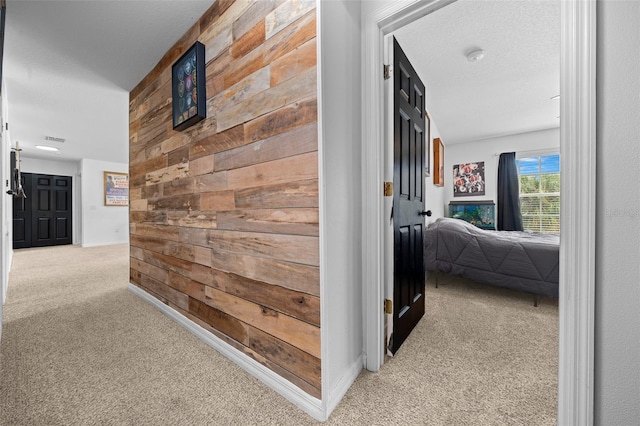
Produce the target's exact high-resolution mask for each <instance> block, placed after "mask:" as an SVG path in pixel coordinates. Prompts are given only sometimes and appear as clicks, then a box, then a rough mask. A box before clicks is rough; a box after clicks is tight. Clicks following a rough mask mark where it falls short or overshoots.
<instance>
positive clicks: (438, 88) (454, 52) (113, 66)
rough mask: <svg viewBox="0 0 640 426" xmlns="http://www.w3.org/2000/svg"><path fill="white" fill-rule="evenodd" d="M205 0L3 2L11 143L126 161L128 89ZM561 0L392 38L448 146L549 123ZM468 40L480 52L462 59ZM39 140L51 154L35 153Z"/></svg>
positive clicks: (430, 24)
mask: <svg viewBox="0 0 640 426" xmlns="http://www.w3.org/2000/svg"><path fill="white" fill-rule="evenodd" d="M211 4H213V1H212V0H206V1H191V0H173V1H168V0H165V1H157V0H155V1H154V0H142V1H134V0H109V1H107V0H73V1H60V0H46V1H37V0H7V17H6V32H5V52H4V70H3V73H4V77H5V84H6V86H5V88H4V89H3V96H6V97H7V99H8V102H9V108H8V109H9V111H8V112H9V116H8V122H9V129H10V130H9V131H10V136H11V141H12V143H13V144H15V141H20V145H21V148H23V150H24V151H23V155H24V156H26V157H39V158H48V159H52V160H59V161H62V160H67V161H72V160H73V161H75V160H78V159H80V158H91V159H98V160H103V161H113V162H120V163H126V162H127V161H128V140H129V134H128V129H129V126H128V122H129V119H128V104H129V95H128V92H129V91H130V90H131V89H132V88H133V87H135V85H136V84H137V83H138V82H139V81H140V80H141V79H142V78H143V77H144V76H145V75H146V74H147V73H148V72H149V71H150V70H151V69H152V68H153V67H154V66H155V65H156V63H157V62H158V61H159V60H160V59H161V58H162V56H163V55H164V53H165V52H166V51H167V50H168V48H169V47H170V46H171V45H173V43H174V42H175V41H177V40H178V39H179V38H180V37H181V36H182V34H184V33H185V32H186V31H187V30H188V29H189V27H190V26H191V25H193V23H194V22H195V21H196V20H197V19H198V18H199V17H200V16H201V15H202V14H203V13H204V12H205V11H206V10H207V9H208V8H209V7H210V6H211ZM559 29H560V20H559V1H558V0H555V1H519V0H516V1H503V0H501V1H496V0H473V1H468V0H459V1H458V2H456V3H454V4H452V5H449V6H447V7H445V8H443V9H441V10H439V11H437V12H435V13H433V14H431V15H428V16H426V17H424V18H422V19H421V20H419V21H416V22H414V23H413V24H411V25H409V26H407V27H405V28H402V29H400V30H398V31H397V32H396V33H395V35H396V37H397V38H398V40H399V42H400V44H401V45H402V46H403V48H404V50H405V52H406V53H407V55H408V57H409V59H410V60H411V61H412V62H413V64H414V66H415V68H416V69H417V70H418V72H419V74H420V75H421V77H422V79H423V80H424V81H425V82H426V85H427V103H428V110H429V112H430V114H431V115H432V117H433V119H434V121H435V122H436V124H437V127H438V129H439V131H440V133H441V136H442V138H443V140H444V142H445V143H446V144H450V143H457V142H464V141H468V140H474V139H481V138H486V137H491V136H497V135H505V134H511V133H522V132H526V131H533V130H539V129H546V128H551V127H557V126H558V123H559V120H558V119H557V116H558V114H559V103H558V101H551V100H550V98H551V97H552V96H554V95H557V94H558V93H559V55H560V52H559V45H560V40H559ZM474 47H481V48H483V49H484V50H485V51H486V56H485V58H484V60H482V61H480V62H477V63H470V62H467V60H466V58H465V53H466V52H467V51H468V50H469V49H471V48H474ZM45 136H53V137H59V138H64V139H66V142H64V143H63V144H60V143H55V142H54V143H48V144H49V145H55V146H57V147H59V148H60V149H61V152H60V153H54V154H51V153H46V152H44V151H40V150H36V149H35V145H38V144H47V143H46V142H45V141H44V138H45Z"/></svg>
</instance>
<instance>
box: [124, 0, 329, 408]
mask: <svg viewBox="0 0 640 426" xmlns="http://www.w3.org/2000/svg"><path fill="white" fill-rule="evenodd" d="M196 40H198V41H200V42H202V43H203V44H204V45H205V46H206V61H207V65H206V73H207V80H206V81H207V87H206V91H207V118H206V119H205V120H203V121H201V122H199V123H197V124H196V125H194V126H192V127H190V128H188V129H186V130H184V131H182V132H175V131H173V128H172V120H171V65H172V64H173V62H174V61H175V60H176V59H178V58H179V57H180V56H181V55H182V53H184V51H185V50H186V49H187V48H188V47H190V46H191V45H192V44H193V43H194V42H195V41H196ZM129 116H130V157H129V158H130V169H129V172H130V198H131V200H130V222H131V226H130V227H131V229H130V233H131V282H132V283H134V284H135V285H137V286H139V287H141V288H142V289H144V290H145V291H147V292H149V293H150V294H152V295H154V296H155V297H157V298H158V299H159V300H161V301H162V302H164V303H166V304H167V305H169V306H171V307H172V308H173V309H175V310H177V311H179V312H181V313H182V314H183V315H185V316H186V317H188V318H190V319H191V320H193V321H194V322H196V323H197V324H199V325H201V326H202V327H204V328H205V329H207V330H208V331H210V332H211V333H213V334H214V335H216V336H218V337H219V338H221V339H223V340H224V341H226V342H227V343H229V344H230V345H232V346H234V347H235V348H237V349H239V350H241V351H243V352H244V353H246V354H247V355H249V356H251V357H252V358H253V359H255V360H257V361H258V362H260V363H262V364H263V365H265V366H267V367H268V368H270V369H271V370H273V371H274V372H276V373H277V374H279V375H281V376H282V377H284V378H286V379H287V380H289V381H291V382H292V383H294V384H295V385H297V386H298V387H300V388H301V389H303V390H304V391H306V392H307V393H309V394H311V395H313V396H315V397H317V398H320V397H321V390H320V389H321V386H320V378H321V372H320V281H319V268H318V265H319V241H318V238H319V237H318V140H317V139H318V132H317V121H318V115H317V83H316V10H315V1H304V0H271V1H268V0H260V1H256V0H235V1H233V0H218V1H216V2H215V3H214V4H213V5H212V6H211V8H210V9H209V10H208V11H207V12H206V13H205V14H204V15H203V16H202V17H201V18H200V20H199V21H198V22H197V23H196V24H195V25H194V26H193V27H192V28H191V29H190V30H189V31H188V32H187V33H186V34H185V35H184V36H183V37H182V39H181V40H179V41H178V42H177V43H176V44H175V45H174V46H173V48H171V50H169V51H168V52H167V54H166V55H165V56H164V57H163V58H162V60H161V61H160V62H159V63H158V65H157V66H156V67H155V68H154V69H153V70H152V71H151V72H150V73H149V74H148V75H147V76H146V77H145V78H144V79H143V80H142V81H141V82H140V83H139V84H138V86H136V87H135V88H134V89H133V90H132V91H131V94H130V111H129Z"/></svg>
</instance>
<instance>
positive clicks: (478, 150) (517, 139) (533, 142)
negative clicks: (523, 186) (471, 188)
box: [440, 127, 560, 215]
mask: <svg viewBox="0 0 640 426" xmlns="http://www.w3.org/2000/svg"><path fill="white" fill-rule="evenodd" d="M442 142H443V143H444V145H445V147H444V197H443V201H444V203H443V204H442V205H441V206H440V207H441V209H442V211H444V212H445V213H447V210H448V206H449V202H451V201H477V200H492V201H493V202H494V203H496V204H497V202H498V199H497V187H498V160H499V159H500V157H499V156H498V155H496V154H500V153H503V152H514V151H515V152H521V151H545V150H554V149H555V150H559V149H560V128H559V127H558V128H555V129H548V130H541V131H537V132H529V133H521V134H518V135H511V136H503V137H499V138H491V139H484V140H479V141H472V142H466V143H460V144H450V145H447V141H446V139H444V138H443V140H442ZM479 161H484V173H485V182H486V188H485V195H484V196H469V197H454V196H453V166H454V165H455V164H461V163H475V162H479ZM445 215H446V214H445Z"/></svg>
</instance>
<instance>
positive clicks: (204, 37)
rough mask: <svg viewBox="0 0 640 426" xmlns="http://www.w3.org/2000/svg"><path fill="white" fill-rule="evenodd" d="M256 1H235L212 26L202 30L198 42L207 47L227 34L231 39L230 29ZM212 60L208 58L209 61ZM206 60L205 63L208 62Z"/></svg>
mask: <svg viewBox="0 0 640 426" xmlns="http://www.w3.org/2000/svg"><path fill="white" fill-rule="evenodd" d="M255 1H256V0H236V1H234V2H233V3H232V4H231V5H230V6H229V7H228V8H227V9H226V10H225V11H224V12H223V13H222V14H220V15H219V16H218V18H217V19H216V20H215V24H214V25H209V26H208V27H206V28H203V29H202V32H201V33H200V35H199V37H198V40H199V41H200V42H201V43H202V44H204V45H205V46H208V45H210V44H212V43H213V42H214V41H215V40H219V39H220V38H221V36H225V35H226V34H227V33H228V35H229V38H230V39H231V28H232V25H233V22H234V21H236V20H237V19H238V18H239V17H240V16H241V15H242V14H243V13H244V11H246V10H247V9H248V8H249V7H250V6H251V5H252V4H253V3H254V2H255ZM210 59H212V58H209V60H210ZM209 60H207V61H206V62H209Z"/></svg>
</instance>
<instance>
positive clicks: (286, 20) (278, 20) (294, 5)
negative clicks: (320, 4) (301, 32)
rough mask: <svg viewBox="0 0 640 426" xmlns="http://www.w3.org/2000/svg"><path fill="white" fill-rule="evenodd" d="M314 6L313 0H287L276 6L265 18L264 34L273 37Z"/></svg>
mask: <svg viewBox="0 0 640 426" xmlns="http://www.w3.org/2000/svg"><path fill="white" fill-rule="evenodd" d="M315 7H316V2H315V0H289V1H286V2H284V3H283V4H281V5H280V6H278V7H277V8H276V9H275V10H274V11H273V12H271V13H270V14H268V15H267V17H266V18H265V26H266V36H267V38H271V37H273V36H274V35H275V34H277V33H278V32H279V31H281V30H282V29H283V28H285V27H287V26H288V25H289V24H291V23H292V22H293V21H295V20H297V19H298V18H300V17H301V16H303V15H305V14H306V13H307V12H309V11H310V10H314V9H315Z"/></svg>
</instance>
